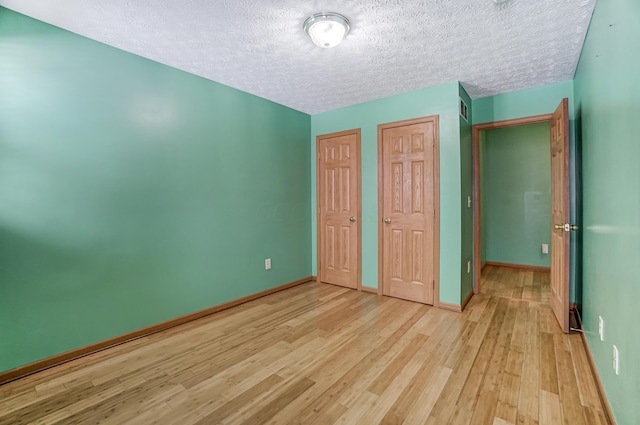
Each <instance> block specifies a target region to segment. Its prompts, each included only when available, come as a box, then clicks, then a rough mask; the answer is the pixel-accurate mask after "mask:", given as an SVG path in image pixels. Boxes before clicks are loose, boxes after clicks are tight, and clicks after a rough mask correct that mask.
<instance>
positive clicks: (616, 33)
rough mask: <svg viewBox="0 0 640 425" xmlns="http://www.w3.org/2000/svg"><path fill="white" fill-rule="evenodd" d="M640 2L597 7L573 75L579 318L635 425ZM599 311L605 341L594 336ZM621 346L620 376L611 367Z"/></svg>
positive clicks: (638, 414)
mask: <svg viewBox="0 0 640 425" xmlns="http://www.w3.org/2000/svg"><path fill="white" fill-rule="evenodd" d="M639 40H640V2H638V1H637V0H601V1H599V2H598V3H597V4H596V8H595V12H594V15H593V18H592V21H591V26H590V27H589V32H588V35H587V38H586V41H585V44H584V49H583V51H582V56H581V58H580V62H579V64H578V69H577V71H576V75H575V93H576V101H575V106H576V116H577V120H578V122H579V124H580V125H579V128H580V135H579V137H578V142H579V145H581V148H582V175H583V189H582V190H583V200H584V203H583V211H584V215H583V222H582V229H583V241H584V242H583V257H584V261H583V264H584V265H583V323H584V328H585V332H586V336H587V341H588V343H589V347H590V349H591V352H592V353H593V357H594V360H595V363H596V366H597V368H598V372H599V374H600V378H601V379H602V383H603V385H604V388H605V392H606V394H607V397H608V399H609V402H610V404H611V407H612V408H613V412H614V414H615V417H616V420H617V423H618V424H619V425H636V424H640V404H639V403H638V397H639V395H640V361H639V359H640V332H638V327H637V326H636V321H637V320H638V300H640V274H639V273H638V269H637V267H638V260H639V259H640V167H639V166H638V159H639V158H640V143H639V142H638V139H639V137H638V133H639V129H640V125H639V124H640V118H639V117H640V90H639V89H638V83H637V80H638V76H639V75H640V55H638V52H639V50H638V49H639V48H638V42H639ZM598 316H602V318H603V319H604V329H605V339H604V341H600V339H599V338H598ZM613 344H615V345H617V347H618V349H619V351H620V375H618V376H616V375H615V374H614V372H613V368H612V366H611V358H612V345H613Z"/></svg>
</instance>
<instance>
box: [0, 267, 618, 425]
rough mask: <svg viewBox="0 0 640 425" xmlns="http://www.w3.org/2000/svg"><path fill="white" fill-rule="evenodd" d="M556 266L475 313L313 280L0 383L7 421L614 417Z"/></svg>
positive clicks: (492, 286)
mask: <svg viewBox="0 0 640 425" xmlns="http://www.w3.org/2000/svg"><path fill="white" fill-rule="evenodd" d="M547 275H548V274H545V273H541V272H532V271H528V270H520V269H509V268H506V267H496V266H488V267H487V268H486V269H485V272H483V276H482V279H483V293H482V294H479V295H476V296H474V297H473V299H472V300H471V301H470V303H469V304H468V306H467V309H466V310H465V312H464V313H453V312H448V311H443V310H439V309H437V308H433V307H430V306H425V305H421V304H416V303H411V302H408V301H403V300H399V299H394V298H388V297H382V296H378V295H376V294H370V293H361V292H357V291H353V290H349V289H345V288H341V287H337V286H332V285H326V284H321V283H308V284H303V285H299V286H296V287H294V288H290V289H288V290H285V291H282V292H279V293H276V294H272V295H269V296H266V297H264V298H262V299H258V300H254V301H251V302H248V303H246V304H242V305H239V306H237V307H234V308H232V309H229V310H225V311H222V312H219V313H216V314H214V315H211V316H208V317H204V318H201V319H198V320H196V321H194V322H190V323H187V324H184V325H181V326H178V327H175V328H172V329H168V330H166V331H163V332H159V333H157V334H153V335H149V336H147V337H144V338H140V339H138V340H135V341H131V342H129V343H126V344H122V345H120V346H117V347H113V348H110V349H107V350H104V351H102V352H98V353H94V354H92V355H90V356H87V357H85V358H82V359H79V360H75V361H72V362H69V363H67V364H64V365H61V366H59V367H55V368H52V369H49V370H46V371H43V372H40V373H38V374H34V375H32V376H29V377H26V378H24V379H21V380H17V381H14V382H11V383H8V384H5V385H2V386H0V423H2V424H5V423H6V424H11V425H14V424H15V425H19V424H27V423H33V424H41V425H42V424H52V425H53V424H64V425H76V424H78V425H79V424H106V425H122V424H145V425H147V424H158V425H169V424H179V425H195V424H221V425H231V424H260V425H262V424H269V425H283V424H292V425H303V424H304V425H313V424H318V425H327V424H333V423H340V424H358V423H361V424H367V425H373V424H387V425H393V424H416V425H417V424H419V425H423V424H431V425H444V424H456V425H458V424H459V425H469V424H481V425H491V424H493V425H534V424H535V425H544V424H553V425H559V424H562V423H564V424H571V425H603V424H606V420H605V417H604V413H603V412H604V408H603V406H602V405H601V401H600V399H599V397H598V392H597V388H596V386H595V385H596V384H595V380H594V379H593V377H592V376H591V370H590V366H589V364H588V359H587V356H586V352H585V348H584V346H583V343H582V339H581V338H580V337H577V336H576V335H565V334H563V333H562V332H561V331H560V330H559V326H558V324H557V323H556V321H555V318H554V316H553V314H552V312H551V309H550V307H549V305H548V304H546V302H547V301H548V296H549V295H548V293H549V285H548V276H547Z"/></svg>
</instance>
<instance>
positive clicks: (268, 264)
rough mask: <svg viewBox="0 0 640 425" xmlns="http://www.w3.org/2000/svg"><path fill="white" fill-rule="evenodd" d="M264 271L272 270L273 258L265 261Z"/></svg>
mask: <svg viewBox="0 0 640 425" xmlns="http://www.w3.org/2000/svg"><path fill="white" fill-rule="evenodd" d="M264 269H265V270H271V258H267V259H266V260H264Z"/></svg>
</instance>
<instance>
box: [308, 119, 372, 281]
mask: <svg viewBox="0 0 640 425" xmlns="http://www.w3.org/2000/svg"><path fill="white" fill-rule="evenodd" d="M316 156H317V161H318V164H317V203H318V280H319V281H321V282H325V283H332V284H335V285H340V286H346V287H348V288H354V289H356V288H360V285H361V282H360V273H361V263H360V255H361V242H360V240H361V239H360V235H361V225H360V209H361V208H360V129H356V130H350V131H343V132H339V133H332V134H325V135H322V136H318V137H317V138H316Z"/></svg>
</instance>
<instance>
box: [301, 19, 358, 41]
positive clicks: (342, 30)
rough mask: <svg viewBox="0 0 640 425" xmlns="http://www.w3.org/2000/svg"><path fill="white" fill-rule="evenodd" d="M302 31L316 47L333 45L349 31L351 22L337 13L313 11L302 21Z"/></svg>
mask: <svg viewBox="0 0 640 425" xmlns="http://www.w3.org/2000/svg"><path fill="white" fill-rule="evenodd" d="M303 28H304V32H306V33H307V34H308V35H309V37H311V40H312V41H313V42H314V43H315V44H316V46H318V47H322V48H323V49H328V48H329V47H335V46H337V45H338V44H340V42H341V41H342V39H343V38H344V37H345V36H346V35H347V34H348V33H349V30H350V29H351V23H350V22H349V20H348V19H347V18H346V17H345V16H342V15H341V14H339V13H334V12H323V13H315V14H313V15H311V16H309V17H308V18H307V20H306V21H304V25H303Z"/></svg>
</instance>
